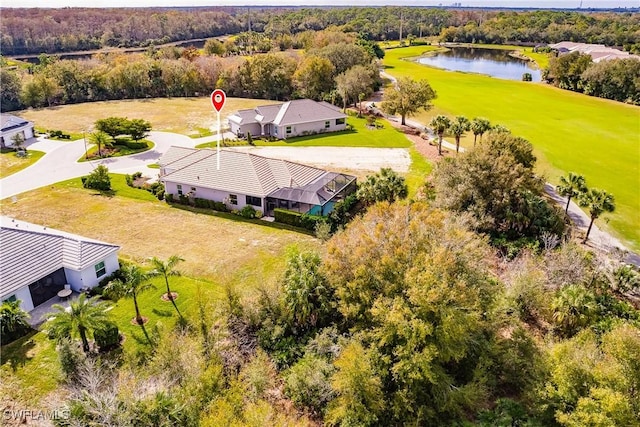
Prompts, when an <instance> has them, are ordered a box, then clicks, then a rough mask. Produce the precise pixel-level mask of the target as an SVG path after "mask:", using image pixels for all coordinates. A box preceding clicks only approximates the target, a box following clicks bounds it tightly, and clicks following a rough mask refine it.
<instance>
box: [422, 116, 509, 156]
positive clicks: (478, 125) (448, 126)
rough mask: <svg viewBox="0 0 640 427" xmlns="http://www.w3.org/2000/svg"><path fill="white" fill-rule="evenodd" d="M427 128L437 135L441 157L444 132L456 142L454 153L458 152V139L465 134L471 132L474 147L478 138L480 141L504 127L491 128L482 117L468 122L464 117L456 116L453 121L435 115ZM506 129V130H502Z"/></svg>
mask: <svg viewBox="0 0 640 427" xmlns="http://www.w3.org/2000/svg"><path fill="white" fill-rule="evenodd" d="M429 127H430V128H431V129H433V132H434V133H435V134H436V135H438V154H439V155H442V137H443V136H444V134H445V133H446V132H448V133H450V134H451V135H453V137H454V138H455V140H456V153H458V152H460V138H462V137H463V136H464V134H465V133H466V132H469V131H472V132H473V146H474V147H475V145H476V141H477V139H478V136H480V139H482V136H483V135H484V134H485V133H487V132H489V131H491V130H496V131H500V130H501V129H502V128H504V126H500V125H496V126H491V122H490V121H489V120H487V119H485V118H484V117H475V118H474V119H473V120H469V119H468V118H466V117H465V116H456V117H455V118H454V119H453V120H452V119H450V118H449V117H447V116H445V115H442V114H440V115H437V116H436V117H434V118H433V119H431V122H429ZM504 129H506V128H504Z"/></svg>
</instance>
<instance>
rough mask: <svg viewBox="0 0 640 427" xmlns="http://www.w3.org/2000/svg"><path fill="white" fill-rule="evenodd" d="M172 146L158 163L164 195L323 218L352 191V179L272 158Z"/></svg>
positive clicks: (246, 153)
mask: <svg viewBox="0 0 640 427" xmlns="http://www.w3.org/2000/svg"><path fill="white" fill-rule="evenodd" d="M217 156H218V154H217V151H216V150H212V149H200V150H198V149H193V148H184V147H171V148H170V149H169V150H168V151H167V152H166V153H165V154H164V155H163V156H162V157H161V158H160V160H159V161H158V163H159V165H160V177H161V181H162V182H164V185H165V193H166V194H172V195H173V197H174V198H179V197H180V196H182V197H183V198H185V197H188V198H189V199H192V200H195V199H196V198H199V199H206V200H212V201H216V202H222V203H224V204H225V205H226V206H227V208H229V209H232V210H240V209H242V208H243V207H245V206H247V205H249V206H252V207H253V208H254V209H256V210H259V211H261V212H263V213H264V214H266V215H269V216H270V215H272V214H273V210H274V209H275V208H282V209H288V210H294V211H296V212H300V213H310V214H315V215H327V214H328V213H329V212H331V210H332V209H333V206H334V205H335V203H337V202H339V201H341V200H343V199H344V198H345V197H346V196H347V195H349V194H351V193H353V192H354V191H355V190H356V178H355V177H354V176H351V175H346V174H341V173H335V172H327V171H325V170H322V169H318V168H315V167H312V166H307V165H303V164H300V163H294V162H289V161H286V160H279V159H271V158H267V157H262V156H258V155H255V154H251V153H248V152H246V151H235V150H229V149H225V150H220V169H219V170H218V168H217Z"/></svg>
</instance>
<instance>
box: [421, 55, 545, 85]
mask: <svg viewBox="0 0 640 427" xmlns="http://www.w3.org/2000/svg"><path fill="white" fill-rule="evenodd" d="M509 53H511V51H508V50H501V49H480V48H468V47H452V48H449V50H447V51H445V52H438V53H436V54H434V55H432V56H425V57H422V58H420V59H418V62H419V63H421V64H424V65H430V66H432V67H437V68H444V69H445V70H451V71H464V72H467V73H479V74H487V75H489V76H492V77H497V78H500V79H508V80H522V75H523V74H524V73H530V74H531V77H532V79H533V81H534V82H539V81H540V80H541V73H540V70H538V69H536V68H534V67H533V63H532V62H529V61H526V60H524V59H520V58H515V57H513V56H510V55H509Z"/></svg>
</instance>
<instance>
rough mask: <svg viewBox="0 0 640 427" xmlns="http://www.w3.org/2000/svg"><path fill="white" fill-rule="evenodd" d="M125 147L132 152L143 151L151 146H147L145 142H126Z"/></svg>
mask: <svg viewBox="0 0 640 427" xmlns="http://www.w3.org/2000/svg"><path fill="white" fill-rule="evenodd" d="M124 145H126V146H127V148H130V149H132V150H141V149H143V148H147V147H148V146H149V144H147V143H146V142H145V141H126V142H125V143H124Z"/></svg>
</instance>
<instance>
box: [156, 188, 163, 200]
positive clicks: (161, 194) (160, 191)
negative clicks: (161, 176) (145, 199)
mask: <svg viewBox="0 0 640 427" xmlns="http://www.w3.org/2000/svg"><path fill="white" fill-rule="evenodd" d="M156 197H157V198H158V200H162V199H164V188H163V189H162V190H159V191H158V192H157V193H156Z"/></svg>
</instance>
